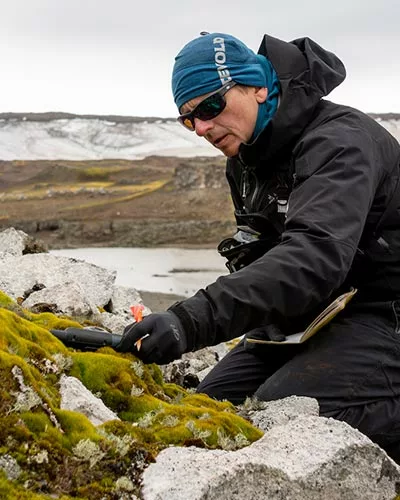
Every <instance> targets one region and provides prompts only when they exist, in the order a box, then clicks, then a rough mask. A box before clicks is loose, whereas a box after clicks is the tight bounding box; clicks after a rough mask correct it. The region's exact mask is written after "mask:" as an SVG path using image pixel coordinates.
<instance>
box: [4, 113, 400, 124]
mask: <svg viewBox="0 0 400 500" xmlns="http://www.w3.org/2000/svg"><path fill="white" fill-rule="evenodd" d="M367 114H368V115H369V116H370V117H371V118H374V120H400V113H367ZM74 118H79V119H81V120H102V121H110V122H115V123H143V122H147V123H156V122H157V123H168V122H171V121H175V120H176V118H175V117H172V118H165V117H157V116H122V115H78V114H74V113H64V112H62V111H48V112H45V113H0V120H17V121H22V120H23V121H30V122H48V121H52V120H71V119H74Z"/></svg>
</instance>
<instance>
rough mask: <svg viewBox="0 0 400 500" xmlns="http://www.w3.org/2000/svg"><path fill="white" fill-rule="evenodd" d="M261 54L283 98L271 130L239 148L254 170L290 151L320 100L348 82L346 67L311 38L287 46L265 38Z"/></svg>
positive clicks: (269, 128) (281, 42)
mask: <svg viewBox="0 0 400 500" xmlns="http://www.w3.org/2000/svg"><path fill="white" fill-rule="evenodd" d="M258 53H259V54H262V55H264V56H265V57H267V58H268V59H269V60H270V61H271V63H272V65H273V66H274V69H275V71H276V72H277V75H278V78H279V81H280V86H281V95H280V103H279V108H278V110H277V112H276V113H275V116H274V118H273V119H272V120H271V121H270V123H269V124H268V126H267V127H266V128H265V129H264V130H263V131H262V132H261V133H260V135H259V136H258V137H257V138H256V140H255V141H254V142H253V143H251V144H241V146H240V148H239V155H238V156H239V159H240V161H241V162H242V163H244V164H246V165H248V166H249V167H253V168H256V167H257V165H260V164H261V163H262V164H265V162H266V161H269V160H271V159H272V158H274V157H276V156H279V155H280V154H282V153H283V151H282V150H283V148H284V147H290V146H291V145H292V144H293V143H294V141H295V140H296V139H297V138H298V137H299V136H300V135H301V133H302V131H303V130H304V128H305V126H306V125H307V124H308V123H309V121H310V120H311V118H312V115H313V113H314V110H315V108H316V106H317V105H318V103H319V101H320V100H321V98H322V97H323V96H325V95H327V94H328V93H329V92H330V91H331V90H332V89H333V88H335V87H336V86H337V85H339V84H340V83H341V82H342V81H343V80H344V78H345V69H344V66H343V63H342V62H341V61H340V60H339V59H338V58H337V57H336V56H335V55H334V54H332V53H330V52H328V51H325V50H324V49H323V48H322V47H320V46H319V45H318V44H316V43H315V42H313V41H312V40H310V39H309V38H302V39H299V40H294V41H293V42H289V43H288V42H284V41H282V40H279V39H277V38H274V37H272V36H269V35H265V36H264V38H263V40H262V42H261V45H260V48H259V51H258ZM290 149H291V148H290Z"/></svg>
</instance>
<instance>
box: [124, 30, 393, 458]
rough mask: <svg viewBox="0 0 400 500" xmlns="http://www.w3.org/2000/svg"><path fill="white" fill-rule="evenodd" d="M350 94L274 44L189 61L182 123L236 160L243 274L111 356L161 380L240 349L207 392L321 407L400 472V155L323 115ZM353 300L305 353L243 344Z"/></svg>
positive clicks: (229, 46)
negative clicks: (185, 364) (343, 299)
mask: <svg viewBox="0 0 400 500" xmlns="http://www.w3.org/2000/svg"><path fill="white" fill-rule="evenodd" d="M344 78H345V69H344V67H343V64H342V63H341V61H340V60H339V59H338V58H337V57H336V56H335V55H334V54H332V53H330V52H327V51H326V50H324V49H323V48H321V47H320V46H319V45H318V44H316V43H315V42H313V41H312V40H310V39H308V38H303V39H299V40H295V41H293V42H290V43H287V42H283V41H281V40H278V39H275V38H273V37H270V36H265V37H264V39H263V41H262V43H261V47H260V49H259V54H257V55H256V54H254V53H253V52H252V51H251V50H250V49H249V48H248V47H246V46H245V45H244V44H243V43H242V42H240V41H239V40H237V39H236V38H234V37H232V36H230V35H226V34H221V33H213V34H205V35H203V36H200V37H199V38H196V39H195V40H193V41H191V42H189V43H188V44H187V45H186V46H185V47H184V48H183V49H182V50H181V52H180V53H179V54H178V56H177V57H176V60H175V66H174V70H173V77H172V87H173V93H174V99H175V102H176V104H177V106H178V109H179V112H180V113H181V115H180V117H179V121H180V122H181V123H182V124H183V125H184V126H186V128H188V129H189V130H193V131H195V132H196V133H197V134H198V135H199V136H203V137H204V138H205V139H206V140H207V141H209V142H210V143H211V144H212V145H213V146H215V147H216V148H218V149H220V150H221V151H222V152H223V153H224V155H226V156H227V157H228V160H227V178H228V181H229V184H230V188H231V195H232V199H233V202H234V205H235V208H236V211H235V215H236V219H237V223H238V227H239V229H240V231H239V232H238V234H237V235H236V236H235V237H234V238H231V239H229V240H226V241H225V242H223V243H222V245H221V246H220V250H221V253H222V254H224V255H226V256H227V257H228V259H229V265H230V269H231V270H232V271H234V272H232V274H230V275H229V276H224V277H221V278H219V279H218V280H217V281H216V282H215V283H213V284H211V285H209V286H208V287H206V288H205V289H204V290H199V291H198V292H197V293H196V294H195V295H194V296H193V297H191V298H189V299H187V300H184V301H182V302H180V303H177V304H174V305H173V306H172V307H171V308H170V309H169V310H168V311H167V312H164V313H159V314H151V315H149V316H148V317H146V318H145V319H144V320H143V322H141V323H140V324H137V325H132V326H130V327H128V328H127V329H126V331H125V333H124V336H123V339H122V341H121V343H120V345H119V346H118V347H117V349H118V350H120V351H123V352H126V351H130V352H133V353H134V354H135V355H137V356H138V357H140V358H141V359H142V360H143V361H144V362H156V363H159V364H163V363H168V362H170V361H172V360H173V359H177V358H179V357H180V356H181V355H182V353H184V352H187V351H192V350H197V349H200V348H202V347H204V346H206V345H214V344H217V343H219V342H223V341H226V340H228V339H232V338H235V337H239V336H241V335H242V334H245V338H244V340H242V341H241V342H240V343H239V345H238V346H237V347H235V348H234V349H233V350H232V351H231V352H230V353H229V354H228V355H227V356H226V357H225V358H224V359H222V361H221V362H220V363H218V365H217V366H216V367H215V368H214V370H213V371H212V372H211V373H210V374H209V375H208V377H206V379H205V380H204V381H203V382H202V383H201V384H200V386H199V388H198V391H199V392H204V393H207V394H209V395H210V396H211V397H214V398H218V399H224V398H225V399H228V400H230V401H232V402H233V403H240V402H242V401H243V400H244V399H245V398H246V397H247V396H251V395H255V396H257V397H258V398H259V399H262V400H274V399H278V398H283V397H286V396H289V395H293V394H295V395H299V396H310V397H314V398H317V400H318V402H319V405H320V413H321V415H323V416H328V417H334V418H337V419H340V420H343V421H345V422H348V423H349V424H350V425H352V426H354V427H356V428H358V429H360V430H361V431H362V432H363V433H365V434H366V435H368V436H369V437H370V438H371V439H373V440H375V441H376V442H377V443H378V444H380V445H381V446H382V447H383V448H384V449H386V450H387V452H388V453H389V454H390V455H391V456H392V457H393V458H394V459H395V460H397V461H399V462H400V232H399V228H400V213H399V211H398V207H399V206H400V182H399V167H400V147H399V144H398V143H397V141H396V140H395V139H394V138H393V137H392V136H391V135H390V134H389V133H388V132H387V131H386V130H384V129H383V128H382V127H381V126H380V125H379V124H378V123H376V122H375V121H374V120H373V119H371V118H369V117H368V116H366V115H365V114H363V113H361V112H360V111H358V110H356V109H353V108H350V107H347V106H342V105H337V104H334V103H332V102H329V101H328V100H325V99H323V98H324V97H325V96H326V95H328V94H329V92H330V91H331V90H332V89H334V88H335V87H336V86H338V85H339V84H340V83H341V82H342V81H343V80H344ZM377 90H378V89H377ZM249 250H250V251H249ZM351 287H355V288H357V290H358V291H357V293H356V295H355V296H354V298H353V299H352V301H351V302H350V303H349V304H348V306H347V307H346V309H345V310H344V311H342V312H341V313H340V314H339V315H337V316H336V317H335V318H334V319H333V320H332V321H331V322H330V323H329V324H328V325H327V326H325V327H324V328H323V329H322V330H321V331H320V332H318V333H317V334H316V335H315V336H313V337H312V338H311V339H309V340H308V341H307V342H305V343H303V344H300V345H288V346H286V345H278V346H276V345H259V344H250V343H249V342H247V340H246V339H248V338H251V337H253V338H254V337H256V338H258V339H264V340H268V339H275V340H278V341H279V340H282V339H284V338H285V334H289V333H294V332H297V331H300V330H301V329H302V328H304V326H305V325H306V324H307V323H308V322H309V321H310V319H312V318H313V317H315V315H316V314H317V313H319V312H320V311H321V310H322V309H323V307H324V306H325V305H326V304H327V303H328V302H329V301H331V300H332V299H333V298H335V297H337V296H338V295H339V294H340V293H342V292H343V291H349V290H350V289H351ZM145 335H146V337H145V338H143V339H142V341H141V345H140V342H139V343H138V340H139V339H141V338H142V337H144V336H145Z"/></svg>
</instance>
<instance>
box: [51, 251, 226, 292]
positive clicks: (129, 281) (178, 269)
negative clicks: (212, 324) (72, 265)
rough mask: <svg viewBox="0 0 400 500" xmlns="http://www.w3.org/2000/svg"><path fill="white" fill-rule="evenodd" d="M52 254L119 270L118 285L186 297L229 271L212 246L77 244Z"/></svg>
mask: <svg viewBox="0 0 400 500" xmlns="http://www.w3.org/2000/svg"><path fill="white" fill-rule="evenodd" d="M51 254H53V255H62V256H65V257H73V258H75V259H80V260H84V261H86V262H90V263H92V264H96V265H98V266H101V267H104V268H106V269H109V270H112V271H117V278H116V285H120V286H129V287H133V288H136V289H137V290H144V291H149V292H162V293H174V294H177V295H183V296H186V297H188V296H191V295H193V293H195V292H197V290H198V289H199V288H204V287H205V286H206V285H208V284H210V283H213V282H214V281H215V280H216V279H217V278H218V277H219V276H221V275H225V274H227V273H228V271H227V269H226V267H225V264H224V262H225V261H224V259H222V257H220V256H219V254H218V252H217V251H216V250H213V249H204V250H187V249H180V248H75V249H64V250H52V251H51Z"/></svg>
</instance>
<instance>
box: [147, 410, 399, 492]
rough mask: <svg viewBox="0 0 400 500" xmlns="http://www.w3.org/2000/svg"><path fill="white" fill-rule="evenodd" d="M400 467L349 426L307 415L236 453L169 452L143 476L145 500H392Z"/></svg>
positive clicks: (273, 429)
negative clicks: (263, 499) (227, 499)
mask: <svg viewBox="0 0 400 500" xmlns="http://www.w3.org/2000/svg"><path fill="white" fill-rule="evenodd" d="M399 481H400V467H399V466H397V465H396V464H395V462H393V461H392V460H391V459H390V458H389V457H388V456H387V455H386V453H385V452H384V451H383V450H381V449H380V448H379V447H378V446H377V445H375V444H374V443H372V441H370V440H369V439H368V438H367V437H366V436H364V435H363V434H361V433H360V432H359V431H357V430H356V429H353V428H352V427H350V426H349V425H347V424H346V423H344V422H339V421H337V420H333V419H328V418H324V417H313V416H302V417H298V418H296V419H294V420H291V421H289V422H288V423H287V424H285V425H278V426H274V427H273V428H272V429H271V430H270V431H268V432H267V433H266V434H265V435H264V436H263V437H262V438H261V439H260V440H258V441H256V442H255V443H253V444H252V445H250V446H248V447H246V448H242V449H240V450H237V451H233V452H227V451H221V450H212V451H205V450H201V449H198V448H194V447H191V448H168V449H166V450H163V451H162V452H161V453H160V454H159V455H158V457H157V460H156V462H155V463H154V464H151V465H150V466H149V467H148V468H147V469H146V471H145V472H144V475H143V489H142V494H143V499H144V500H187V498H188V491H190V498H191V500H220V499H221V498H229V499H232V500H233V499H237V500H239V499H243V500H245V499H246V500H247V499H252V498H266V499H269V500H295V499H296V500H297V499H300V498H301V499H304V500H325V499H327V498H329V499H330V500H358V499H359V500H376V499H377V498H379V499H380V500H385V499H387V500H393V498H394V497H395V495H396V493H397V488H398V483H399Z"/></svg>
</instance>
